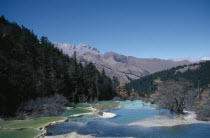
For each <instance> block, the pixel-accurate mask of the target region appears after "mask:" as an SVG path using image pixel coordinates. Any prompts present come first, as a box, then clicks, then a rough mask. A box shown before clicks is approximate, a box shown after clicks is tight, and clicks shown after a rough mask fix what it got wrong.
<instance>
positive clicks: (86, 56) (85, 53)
mask: <svg viewBox="0 0 210 138" xmlns="http://www.w3.org/2000/svg"><path fill="white" fill-rule="evenodd" d="M54 45H55V47H57V48H58V49H61V50H62V51H63V53H65V54H67V55H69V56H73V53H74V51H75V52H77V59H78V60H79V61H81V62H82V63H84V64H85V63H89V62H92V63H94V64H95V65H96V67H97V69H98V70H100V71H102V70H103V69H104V70H105V72H106V74H107V75H108V76H110V77H113V76H115V77H117V78H118V79H119V80H120V82H121V84H124V83H127V82H129V81H131V80H135V79H139V78H141V77H144V76H146V75H149V74H151V73H154V72H158V71H161V70H165V69H170V68H172V67H176V66H179V65H185V64H190V63H191V62H189V61H187V60H182V61H172V60H162V59H157V58H136V57H132V56H124V55H121V54H118V53H114V52H107V53H104V54H102V53H100V52H99V51H98V50H97V49H96V48H92V47H90V46H88V45H85V44H80V45H78V46H73V45H70V44H61V43H54Z"/></svg>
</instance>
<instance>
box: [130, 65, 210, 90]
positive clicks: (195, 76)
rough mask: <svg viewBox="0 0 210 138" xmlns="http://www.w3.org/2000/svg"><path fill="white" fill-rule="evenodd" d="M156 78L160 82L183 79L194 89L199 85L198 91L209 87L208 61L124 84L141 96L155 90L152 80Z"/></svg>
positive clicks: (209, 66)
mask: <svg viewBox="0 0 210 138" xmlns="http://www.w3.org/2000/svg"><path fill="white" fill-rule="evenodd" d="M158 78H159V79H160V80H162V81H167V80H178V79H179V78H185V79H187V80H189V81H192V82H193V84H194V88H197V87H198V85H199V87H200V89H201V90H202V89H205V88H207V87H208V86H209V85H210V61H205V62H200V63H196V64H191V65H184V66H178V67H174V68H171V69H168V70H164V71H160V72H157V73H153V74H151V75H148V76H145V77H143V78H141V79H137V80H133V81H131V82H130V83H128V84H126V86H127V87H128V88H130V89H132V88H133V89H135V90H136V91H137V92H138V93H141V94H152V93H154V91H155V90H156V85H155V83H154V80H156V79H158Z"/></svg>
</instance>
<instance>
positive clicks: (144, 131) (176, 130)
mask: <svg viewBox="0 0 210 138" xmlns="http://www.w3.org/2000/svg"><path fill="white" fill-rule="evenodd" d="M104 102H106V101H104ZM119 106H120V107H121V108H120V109H116V110H110V111H108V112H111V113H115V114H117V116H116V117H114V118H97V116H95V115H84V116H80V117H74V118H69V121H68V122H64V123H60V124H57V125H52V126H49V127H47V132H48V135H60V134H67V133H70V132H73V131H76V132H77V133H78V134H82V135H87V134H88V135H94V136H97V137H155V138H156V137H160V138H168V137H173V138H186V137H187V138H197V137H202V138H207V137H208V138H209V137H210V125H209V124H189V125H177V126H172V127H143V126H130V125H128V124H130V123H133V122H137V121H141V120H144V119H149V118H153V117H156V116H159V117H162V118H173V117H176V115H171V114H170V113H169V111H168V110H160V111H159V110H156V109H155V105H150V104H146V103H144V102H142V101H139V100H138V101H125V102H119Z"/></svg>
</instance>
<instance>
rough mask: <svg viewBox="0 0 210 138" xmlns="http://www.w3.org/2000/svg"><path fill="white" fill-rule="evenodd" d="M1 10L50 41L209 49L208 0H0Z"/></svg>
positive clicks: (120, 48)
mask: <svg viewBox="0 0 210 138" xmlns="http://www.w3.org/2000/svg"><path fill="white" fill-rule="evenodd" d="M0 14H1V15H2V14H3V15H4V16H5V17H6V18H7V19H9V20H10V21H15V22H17V23H18V24H21V25H24V26H26V27H28V28H30V29H32V30H33V32H34V33H35V34H37V35H38V36H39V37H40V36H47V37H48V38H49V40H50V41H52V42H61V43H70V44H73V45H77V44H79V43H83V44H88V45H90V46H93V47H96V48H97V49H99V50H100V51H101V52H102V53H104V52H108V51H113V52H117V53H120V54H124V55H127V56H136V57H145V58H147V57H156V58H162V59H169V58H177V57H200V56H209V55H210V0H33V1H32V0H13V1H12V0H0Z"/></svg>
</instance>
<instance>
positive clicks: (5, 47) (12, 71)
mask: <svg viewBox="0 0 210 138" xmlns="http://www.w3.org/2000/svg"><path fill="white" fill-rule="evenodd" d="M117 84H118V80H117V79H116V78H114V79H113V80H112V79H110V78H109V77H107V76H106V74H105V73H104V72H102V73H100V72H99V71H98V70H97V69H96V67H95V66H94V65H93V64H92V63H89V64H86V65H82V64H81V63H78V62H77V60H76V53H74V58H69V56H67V55H65V54H63V53H62V51H60V50H59V49H57V48H55V47H54V45H53V44H52V43H51V42H49V41H48V39H47V37H41V39H40V40H39V39H38V38H37V36H36V35H35V34H34V33H33V31H31V30H29V29H27V28H25V27H24V26H19V25H18V24H16V23H10V22H9V21H8V20H6V19H5V18H4V17H3V16H2V17H1V18H0V114H1V115H2V114H5V115H8V114H10V115H11V114H14V113H15V111H16V110H17V108H18V106H19V105H20V103H22V102H24V101H28V100H30V99H35V98H37V97H43V96H51V95H53V94H55V93H58V94H61V95H64V96H65V97H66V98H67V99H68V100H69V101H70V102H92V101H95V100H109V99H111V98H113V97H114V96H115V95H116V86H117Z"/></svg>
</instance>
